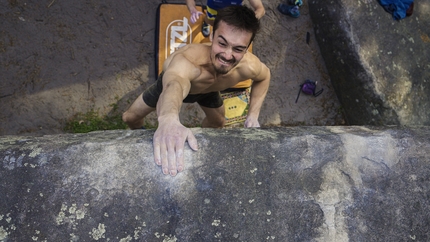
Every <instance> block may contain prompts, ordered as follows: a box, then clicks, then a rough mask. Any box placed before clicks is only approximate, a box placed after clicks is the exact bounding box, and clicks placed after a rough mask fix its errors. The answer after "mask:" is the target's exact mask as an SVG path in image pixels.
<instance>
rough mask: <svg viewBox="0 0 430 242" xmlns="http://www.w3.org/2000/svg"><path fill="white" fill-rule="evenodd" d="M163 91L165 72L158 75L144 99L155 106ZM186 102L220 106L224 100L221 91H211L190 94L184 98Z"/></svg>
mask: <svg viewBox="0 0 430 242" xmlns="http://www.w3.org/2000/svg"><path fill="white" fill-rule="evenodd" d="M162 91H163V73H161V74H160V75H159V76H158V79H157V82H155V83H154V84H152V85H151V86H150V87H148V88H147V89H146V90H145V91H144V92H143V95H142V97H143V101H144V102H145V103H146V105H148V106H150V107H153V108H155V107H156V106H157V102H158V99H159V98H160V94H161V92H162ZM183 102H184V103H195V102H197V103H198V104H199V105H200V106H203V107H207V108H219V107H221V106H222V105H223V100H222V98H221V95H220V93H219V92H209V93H204V94H188V96H187V97H185V99H184V100H183Z"/></svg>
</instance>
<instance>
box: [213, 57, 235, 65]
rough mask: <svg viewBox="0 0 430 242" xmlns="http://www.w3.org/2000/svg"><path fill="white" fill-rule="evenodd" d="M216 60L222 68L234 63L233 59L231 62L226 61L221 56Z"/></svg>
mask: <svg viewBox="0 0 430 242" xmlns="http://www.w3.org/2000/svg"><path fill="white" fill-rule="evenodd" d="M217 59H218V61H219V62H220V63H221V65H223V66H230V65H233V64H234V63H235V59H234V58H232V59H231V60H226V59H224V58H223V57H222V56H220V55H218V56H217Z"/></svg>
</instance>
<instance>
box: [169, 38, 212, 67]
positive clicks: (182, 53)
mask: <svg viewBox="0 0 430 242" xmlns="http://www.w3.org/2000/svg"><path fill="white" fill-rule="evenodd" d="M206 53H207V54H206ZM173 60H175V61H173ZM179 60H181V62H182V61H184V62H186V63H189V64H192V65H194V66H200V65H202V64H204V63H206V62H208V60H210V46H209V45H206V44H188V45H186V46H184V47H182V48H180V49H178V50H176V51H175V52H174V53H173V54H172V55H170V56H169V58H167V59H166V60H165V62H164V64H163V69H164V70H166V69H167V68H168V67H169V66H170V65H171V63H172V61H173V63H176V62H177V61H179Z"/></svg>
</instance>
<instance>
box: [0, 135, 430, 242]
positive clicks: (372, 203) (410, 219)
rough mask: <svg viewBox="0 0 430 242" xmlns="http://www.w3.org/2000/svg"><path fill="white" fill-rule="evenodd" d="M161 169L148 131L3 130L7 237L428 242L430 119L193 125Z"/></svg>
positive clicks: (3, 234) (0, 177)
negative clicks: (181, 157)
mask: <svg viewBox="0 0 430 242" xmlns="http://www.w3.org/2000/svg"><path fill="white" fill-rule="evenodd" d="M193 131H194V133H196V135H197V138H198V141H199V145H200V149H199V151H197V152H193V151H191V150H190V149H189V148H187V149H186V151H185V156H186V159H187V161H186V170H185V171H184V172H182V173H180V174H178V175H177V176H176V177H170V176H165V175H162V174H161V171H160V168H159V167H157V166H156V165H155V164H154V162H153V158H152V142H151V140H152V135H153V131H151V130H147V131H110V132H93V133H89V134H79V135H72V134H68V135H53V136H43V137H24V136H3V137H0V162H1V163H0V164H1V166H0V194H1V197H0V241H32V240H37V241H90V240H99V241H131V240H132V239H135V240H137V241H176V240H177V241H429V239H430V232H429V230H428V228H429V226H430V214H429V213H430V202H429V201H430V200H429V194H430V193H429V192H430V191H429V188H430V177H429V174H430V163H429V160H430V138H429V137H430V128H428V127H423V128H408V129H401V128H394V127H391V128H390V127H378V128H372V127H295V128H276V129H234V130H212V129H194V130H193Z"/></svg>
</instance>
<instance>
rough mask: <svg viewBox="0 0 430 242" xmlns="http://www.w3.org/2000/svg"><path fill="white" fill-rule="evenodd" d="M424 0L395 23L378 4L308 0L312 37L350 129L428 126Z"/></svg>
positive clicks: (429, 4) (429, 74)
mask: <svg viewBox="0 0 430 242" xmlns="http://www.w3.org/2000/svg"><path fill="white" fill-rule="evenodd" d="M429 8H430V1H415V4H414V12H413V14H412V16H410V17H407V18H405V19H402V20H400V21H396V20H394V19H393V17H392V15H390V14H389V13H387V12H385V10H384V9H383V7H382V6H380V5H379V3H378V1H369V0H358V1H352V0H331V1H317V0H310V1H309V12H310V15H311V18H312V22H313V23H314V25H315V34H316V37H317V41H318V44H319V46H320V49H321V53H322V56H323V57H324V60H325V63H326V67H327V69H328V72H329V74H330V77H331V81H332V83H333V86H334V88H335V90H336V94H337V96H338V98H339V101H340V103H341V104H342V107H343V110H344V111H345V116H346V119H347V122H348V123H349V124H351V125H368V124H374V125H375V124H376V125H380V124H385V125H387V124H402V125H430V112H429V111H428V110H430V96H429V95H428V94H429V93H430V64H429V63H430V48H429V47H430V38H429V36H430V32H429V26H430V15H429V11H428V10H429Z"/></svg>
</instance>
